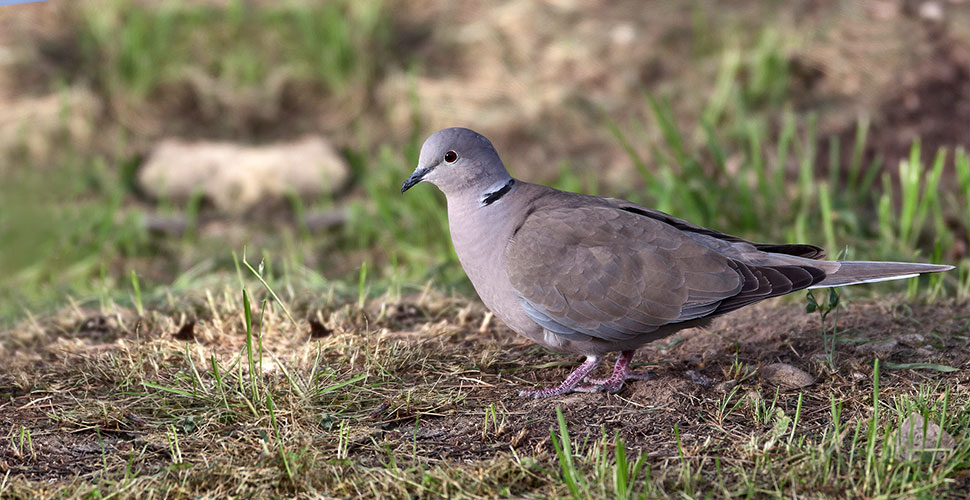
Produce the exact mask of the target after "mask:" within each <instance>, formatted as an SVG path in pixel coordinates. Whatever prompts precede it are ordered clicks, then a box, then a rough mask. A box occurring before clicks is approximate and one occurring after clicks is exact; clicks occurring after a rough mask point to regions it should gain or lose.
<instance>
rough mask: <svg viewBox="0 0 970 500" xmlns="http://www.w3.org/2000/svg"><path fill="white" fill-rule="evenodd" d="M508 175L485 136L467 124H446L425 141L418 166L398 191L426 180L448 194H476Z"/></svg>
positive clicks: (501, 180) (499, 182) (486, 190)
mask: <svg viewBox="0 0 970 500" xmlns="http://www.w3.org/2000/svg"><path fill="white" fill-rule="evenodd" d="M511 179H512V178H511V177H510V176H509V173H508V171H506V170H505V166H504V165H503V164H502V160H500V159H499V157H498V153H497V152H496V151H495V148H494V147H493V146H492V143H491V142H489V140H488V139H486V138H485V137H484V136H482V135H481V134H479V133H478V132H475V131H474V130H469V129H467V128H446V129H444V130H439V131H437V132H435V133H434V134H432V135H431V137H428V140H426V141H424V145H423V146H421V156H420V157H419V158H418V167H417V168H416V169H414V173H413V174H411V177H408V180H406V181H404V185H402V186H401V192H402V193H403V192H405V191H407V190H408V189H411V187H412V186H414V185H415V184H417V183H419V182H424V181H428V182H430V183H432V184H434V185H435V186H438V189H440V190H441V191H442V192H444V193H445V195H447V196H451V195H453V194H459V193H469V194H472V195H478V194H484V193H488V192H489V190H491V189H494V187H495V186H499V187H501V186H502V185H504V184H506V183H508V182H509V181H510V180H511Z"/></svg>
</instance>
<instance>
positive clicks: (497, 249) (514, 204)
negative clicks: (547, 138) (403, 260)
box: [448, 182, 564, 349]
mask: <svg viewBox="0 0 970 500" xmlns="http://www.w3.org/2000/svg"><path fill="white" fill-rule="evenodd" d="M533 186H535V185H531V184H527V183H522V182H516V186H515V188H514V189H512V190H511V191H510V192H508V193H506V194H505V195H504V196H503V197H502V199H500V200H498V201H496V202H494V203H492V204H491V205H489V206H482V204H481V203H480V202H479V201H478V199H477V198H476V197H467V196H466V197H463V199H465V200H468V199H471V200H473V201H474V203H461V199H459V200H458V202H456V201H455V200H453V199H451V198H449V200H448V225H449V228H450V231H451V241H452V243H453V244H454V246H455V253H456V254H457V255H458V261H459V262H460V263H461V266H462V268H463V269H464V270H465V274H466V275H468V279H469V280H470V281H471V282H472V285H473V286H474V287H475V291H476V292H477V293H478V296H479V297H480V298H481V299H482V302H484V303H485V306H486V307H488V309H489V310H490V311H492V312H493V313H495V316H496V317H498V319H500V320H502V322H503V323H505V324H506V325H507V326H508V327H509V328H511V329H512V330H514V331H515V332H516V333H518V334H519V335H522V336H524V337H526V338H528V339H531V340H533V341H535V342H538V343H540V344H543V345H546V346H547V347H550V348H553V349H562V348H563V345H561V344H562V342H564V341H563V340H560V339H558V338H556V337H554V336H552V337H550V338H548V339H546V338H544V337H545V335H544V333H545V332H544V330H543V328H542V327H541V326H539V325H538V324H537V323H536V322H535V321H533V320H532V319H531V318H529V316H528V315H527V314H526V313H525V311H523V309H522V305H521V302H520V297H519V296H518V294H517V293H516V292H515V289H514V288H513V287H512V284H511V283H510V282H509V277H508V274H507V272H506V265H505V264H506V262H505V247H506V246H507V245H508V242H509V240H510V239H511V238H512V234H513V232H514V231H515V229H516V228H517V227H518V226H520V225H521V220H520V219H524V218H525V216H524V214H525V213H527V210H523V209H522V208H521V207H520V205H521V204H523V203H525V202H528V201H529V199H531V197H532V196H530V194H532V195H534V194H533V193H530V189H529V188H530V187H533ZM537 187H538V186H537ZM516 214H517V215H516Z"/></svg>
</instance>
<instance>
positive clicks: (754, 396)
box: [744, 390, 764, 407]
mask: <svg viewBox="0 0 970 500" xmlns="http://www.w3.org/2000/svg"><path fill="white" fill-rule="evenodd" d="M744 400H745V401H746V402H747V403H748V404H749V405H751V406H752V407H755V406H758V404H759V403H762V402H764V398H762V397H761V393H759V392H758V391H755V390H750V391H748V392H746V393H745V394H744Z"/></svg>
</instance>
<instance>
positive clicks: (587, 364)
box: [519, 355, 603, 398]
mask: <svg viewBox="0 0 970 500" xmlns="http://www.w3.org/2000/svg"><path fill="white" fill-rule="evenodd" d="M602 360H603V358H602V357H601V356H593V355H591V356H587V357H586V361H584V362H583V364H581V365H579V368H576V369H575V370H574V371H573V372H572V373H570V374H569V376H568V377H566V380H563V382H562V383H561V384H559V387H550V388H548V389H539V390H537V391H519V396H532V397H534V398H548V397H550V396H559V395H561V394H568V393H570V392H573V390H574V389H575V387H576V385H577V384H579V383H580V382H582V380H583V379H584V378H586V376H587V375H589V373H590V372H591V371H593V370H595V369H596V367H597V366H599V364H600V361H602Z"/></svg>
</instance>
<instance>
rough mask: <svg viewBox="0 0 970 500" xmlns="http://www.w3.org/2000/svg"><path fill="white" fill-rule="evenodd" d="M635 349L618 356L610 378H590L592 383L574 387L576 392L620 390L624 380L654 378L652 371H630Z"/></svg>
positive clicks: (612, 391) (589, 380)
mask: <svg viewBox="0 0 970 500" xmlns="http://www.w3.org/2000/svg"><path fill="white" fill-rule="evenodd" d="M633 352H634V351H623V352H621V353H620V357H618V358H616V365H615V366H614V367H613V374H612V375H610V376H609V377H608V378H588V379H586V381H587V382H589V383H590V384H592V385H579V386H576V387H573V391H575V392H608V393H611V394H612V393H615V392H620V389H622V388H623V382H626V381H627V380H647V379H650V378H653V376H654V375H653V374H652V373H630V362H631V361H633Z"/></svg>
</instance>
